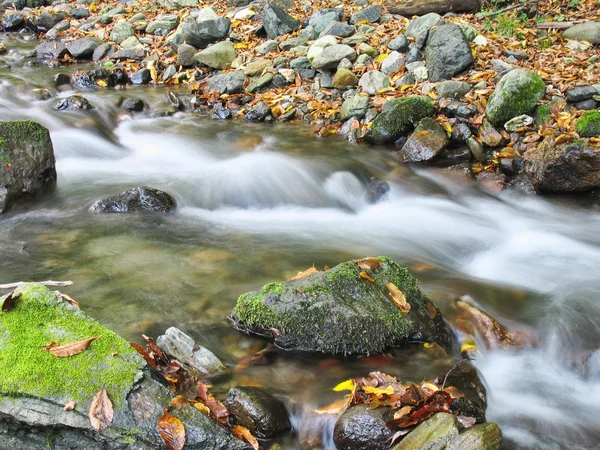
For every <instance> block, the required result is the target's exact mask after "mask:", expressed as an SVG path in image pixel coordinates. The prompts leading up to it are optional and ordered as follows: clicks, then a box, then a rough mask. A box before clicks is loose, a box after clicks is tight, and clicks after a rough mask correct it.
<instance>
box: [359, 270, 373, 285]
mask: <svg viewBox="0 0 600 450" xmlns="http://www.w3.org/2000/svg"><path fill="white" fill-rule="evenodd" d="M359 275H360V277H361V278H363V279H365V280H367V281H370V282H371V283H375V280H374V279H373V278H371V277H370V276H369V275H367V274H366V272H361V273H360V274H359Z"/></svg>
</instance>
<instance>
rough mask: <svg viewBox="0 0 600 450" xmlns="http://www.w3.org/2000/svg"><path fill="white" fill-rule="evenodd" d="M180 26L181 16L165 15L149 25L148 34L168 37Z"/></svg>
mask: <svg viewBox="0 0 600 450" xmlns="http://www.w3.org/2000/svg"><path fill="white" fill-rule="evenodd" d="M217 19H218V18H217ZM178 25H179V16H177V15H175V14H163V15H160V16H158V17H157V18H156V20H153V21H152V22H150V23H149V24H148V26H147V27H146V33H148V34H153V35H155V36H166V35H167V34H169V32H170V31H172V30H174V29H175V28H177V26H178Z"/></svg>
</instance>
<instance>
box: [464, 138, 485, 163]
mask: <svg viewBox="0 0 600 450" xmlns="http://www.w3.org/2000/svg"><path fill="white" fill-rule="evenodd" d="M466 143H467V147H468V148H469V151H470V152H471V154H472V155H473V158H475V159H476V160H477V161H479V162H480V163H484V162H485V160H486V157H485V152H484V151H483V145H481V142H479V141H478V140H477V139H475V137H473V136H471V137H470V138H468V139H467V141H466Z"/></svg>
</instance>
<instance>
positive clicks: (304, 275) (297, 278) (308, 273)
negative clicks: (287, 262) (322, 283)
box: [288, 266, 318, 281]
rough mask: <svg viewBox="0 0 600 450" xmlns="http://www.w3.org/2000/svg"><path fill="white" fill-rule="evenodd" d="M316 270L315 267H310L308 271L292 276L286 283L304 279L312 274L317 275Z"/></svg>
mask: <svg viewBox="0 0 600 450" xmlns="http://www.w3.org/2000/svg"><path fill="white" fill-rule="evenodd" d="M317 272H318V270H317V269H316V268H315V266H312V267H311V268H310V269H306V270H305V271H304V272H298V275H294V276H293V277H292V278H288V281H294V280H299V279H300V278H304V277H306V276H308V275H312V274H313V273H317Z"/></svg>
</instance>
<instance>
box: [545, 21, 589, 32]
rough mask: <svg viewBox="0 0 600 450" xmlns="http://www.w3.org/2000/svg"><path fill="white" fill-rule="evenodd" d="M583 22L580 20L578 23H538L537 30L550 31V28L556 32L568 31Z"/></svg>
mask: <svg viewBox="0 0 600 450" xmlns="http://www.w3.org/2000/svg"><path fill="white" fill-rule="evenodd" d="M581 22H583V21H582V20H578V21H574V22H542V23H538V24H537V25H536V27H537V28H543V29H548V28H553V29H556V30H566V29H567V28H571V27H572V26H574V25H577V24H578V23H581Z"/></svg>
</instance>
